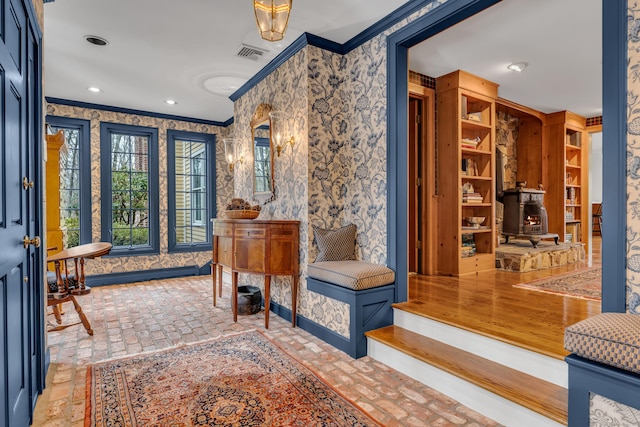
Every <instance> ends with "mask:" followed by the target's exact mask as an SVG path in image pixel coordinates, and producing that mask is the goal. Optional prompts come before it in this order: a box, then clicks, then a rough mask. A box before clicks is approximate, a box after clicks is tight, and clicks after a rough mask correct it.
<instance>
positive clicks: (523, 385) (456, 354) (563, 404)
mask: <svg viewBox="0 0 640 427" xmlns="http://www.w3.org/2000/svg"><path fill="white" fill-rule="evenodd" d="M365 335H366V336H367V338H369V339H373V340H376V341H379V342H381V343H383V344H385V345H387V346H389V347H391V348H394V349H396V350H398V351H400V352H402V353H405V354H407V355H409V356H411V357H414V358H415V359H418V360H420V361H422V362H424V363H427V364H429V365H432V366H435V367H436V368H438V369H441V370H442V371H445V372H447V373H449V374H451V375H455V376H456V377H459V378H461V379H463V380H465V381H467V382H469V383H471V384H474V385H476V386H478V387H481V388H483V389H485V390H487V391H490V392H491V393H494V394H495V395H498V396H500V397H502V398H504V399H507V400H510V401H512V402H514V403H516V404H518V405H520V406H522V407H525V408H527V409H529V410H531V411H533V412H536V413H538V414H541V415H543V416H544V417H547V418H549V419H551V420H553V421H556V422H557V423H560V424H564V425H566V424H567V399H568V394H567V390H566V389H565V388H563V387H560V386H557V385H554V384H551V383H549V382H547V381H543V380H541V379H539V378H536V377H533V376H531V375H528V374H525V373H523V372H520V371H517V370H515V369H511V368H509V367H507V366H504V365H500V364H498V363H495V362H492V361H490V360H488V359H484V358H482V357H479V356H476V355H474V354H472V353H469V352H466V351H464V350H460V349H458V348H455V347H452V346H449V345H447V344H444V343H441V342H440V341H436V340H433V339H431V338H427V337H424V336H422V335H419V334H416V333H414V332H411V331H408V330H406V329H403V328H400V327H398V326H388V327H386V328H381V329H377V330H373V331H369V332H367V333H366V334H365Z"/></svg>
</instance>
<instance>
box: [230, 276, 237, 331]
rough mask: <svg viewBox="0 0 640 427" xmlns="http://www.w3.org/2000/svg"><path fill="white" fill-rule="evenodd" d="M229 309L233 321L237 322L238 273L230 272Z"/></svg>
mask: <svg viewBox="0 0 640 427" xmlns="http://www.w3.org/2000/svg"><path fill="white" fill-rule="evenodd" d="M231 309H232V311H233V321H234V322H237V321H238V272H237V271H232V272H231Z"/></svg>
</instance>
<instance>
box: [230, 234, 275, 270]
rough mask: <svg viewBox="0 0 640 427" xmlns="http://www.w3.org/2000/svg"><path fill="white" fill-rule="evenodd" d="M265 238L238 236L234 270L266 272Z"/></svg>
mask: <svg viewBox="0 0 640 427" xmlns="http://www.w3.org/2000/svg"><path fill="white" fill-rule="evenodd" d="M265 249H266V241H265V239H252V238H251V237H246V238H245V237H236V247H235V254H234V258H235V259H234V264H233V266H234V270H236V271H241V272H242V271H246V272H250V273H264V272H266V271H267V270H266V268H265Z"/></svg>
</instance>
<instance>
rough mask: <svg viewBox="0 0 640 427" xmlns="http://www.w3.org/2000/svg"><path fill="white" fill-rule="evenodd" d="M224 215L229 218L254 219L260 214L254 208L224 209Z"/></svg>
mask: <svg viewBox="0 0 640 427" xmlns="http://www.w3.org/2000/svg"><path fill="white" fill-rule="evenodd" d="M224 215H225V216H226V217H227V218H229V219H256V218H258V215H260V211H254V210H249V209H246V210H233V211H224Z"/></svg>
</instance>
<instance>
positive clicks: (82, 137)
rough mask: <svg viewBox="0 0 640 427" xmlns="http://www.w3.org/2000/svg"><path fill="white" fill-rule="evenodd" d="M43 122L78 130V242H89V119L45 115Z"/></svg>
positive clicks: (90, 217)
mask: <svg viewBox="0 0 640 427" xmlns="http://www.w3.org/2000/svg"><path fill="white" fill-rule="evenodd" d="M45 122H46V123H47V124H48V125H50V126H52V127H56V128H63V129H72V130H77V131H78V137H79V141H78V173H79V178H80V182H79V185H78V189H79V193H80V194H79V204H80V207H79V208H78V211H79V219H80V235H79V244H80V245H82V244H85V243H91V241H92V238H91V234H92V233H91V224H92V216H91V212H92V209H91V193H92V189H91V121H89V120H83V119H74V118H71V117H61V116H51V115H47V116H46V117H45ZM65 143H66V138H65ZM60 249H62V248H60Z"/></svg>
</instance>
